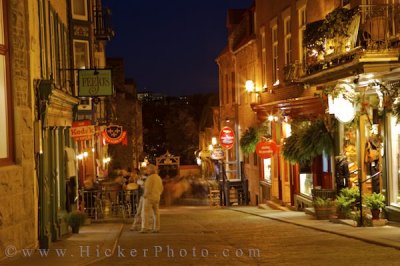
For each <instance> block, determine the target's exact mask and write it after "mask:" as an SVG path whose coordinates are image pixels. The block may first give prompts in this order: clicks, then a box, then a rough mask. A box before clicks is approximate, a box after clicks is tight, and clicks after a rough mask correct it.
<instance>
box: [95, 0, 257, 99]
mask: <svg viewBox="0 0 400 266" xmlns="http://www.w3.org/2000/svg"><path fill="white" fill-rule="evenodd" d="M252 2H253V0H200V1H199V0H197V1H196V0H189V1H188V0H185V1H184V0H167V1H166V0H155V1H148V0H141V1H140V0H133V1H132V0H128V1H122V0H103V3H104V6H105V7H109V8H111V11H112V27H113V29H114V31H115V34H116V36H115V37H114V39H112V40H111V42H109V43H108V46H107V57H122V58H124V63H125V76H126V78H133V79H134V80H135V81H136V83H137V88H138V91H151V92H160V93H163V94H167V95H171V96H180V95H191V94H195V93H209V92H217V91H218V67H217V65H216V63H215V58H216V57H217V55H218V54H219V53H220V52H221V51H222V49H223V48H224V47H225V46H226V43H227V30H226V12H227V9H229V8H248V7H250V6H251V4H252Z"/></svg>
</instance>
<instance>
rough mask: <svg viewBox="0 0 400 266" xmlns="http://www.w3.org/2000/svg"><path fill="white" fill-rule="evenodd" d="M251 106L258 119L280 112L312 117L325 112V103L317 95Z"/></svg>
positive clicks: (286, 114)
mask: <svg viewBox="0 0 400 266" xmlns="http://www.w3.org/2000/svg"><path fill="white" fill-rule="evenodd" d="M251 108H252V109H253V111H254V112H257V116H258V118H259V119H260V120H265V119H266V118H267V117H268V115H270V114H276V113H278V112H281V113H282V114H283V115H284V116H291V117H304V116H306V117H314V116H318V115H320V114H323V113H325V110H326V108H327V104H326V103H325V102H324V100H323V98H321V97H319V96H306V97H299V98H291V99H287V100H280V101H274V102H268V103H261V104H252V106H251Z"/></svg>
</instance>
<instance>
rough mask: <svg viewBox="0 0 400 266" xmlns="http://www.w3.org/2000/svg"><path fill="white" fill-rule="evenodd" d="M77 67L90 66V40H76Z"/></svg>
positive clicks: (75, 62) (75, 58)
mask: <svg viewBox="0 0 400 266" xmlns="http://www.w3.org/2000/svg"><path fill="white" fill-rule="evenodd" d="M74 64H75V68H79V69H84V68H89V42H88V41H77V40H74Z"/></svg>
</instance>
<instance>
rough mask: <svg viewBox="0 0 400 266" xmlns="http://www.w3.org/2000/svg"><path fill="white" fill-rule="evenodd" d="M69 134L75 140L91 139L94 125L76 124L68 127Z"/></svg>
mask: <svg viewBox="0 0 400 266" xmlns="http://www.w3.org/2000/svg"><path fill="white" fill-rule="evenodd" d="M69 132H70V136H71V137H72V138H73V139H74V140H76V141H79V140H91V139H92V137H93V135H94V133H95V128H94V126H77V127H71V128H70V129H69Z"/></svg>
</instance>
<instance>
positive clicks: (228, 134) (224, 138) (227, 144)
mask: <svg viewBox="0 0 400 266" xmlns="http://www.w3.org/2000/svg"><path fill="white" fill-rule="evenodd" d="M219 141H220V143H221V146H222V147H223V148H225V149H227V150H229V149H231V148H232V147H233V144H234V143H235V132H234V131H233V130H232V128H230V127H224V128H222V130H221V132H220V133H219Z"/></svg>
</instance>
